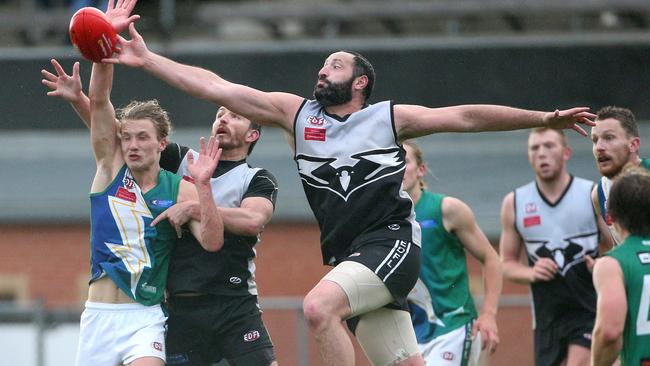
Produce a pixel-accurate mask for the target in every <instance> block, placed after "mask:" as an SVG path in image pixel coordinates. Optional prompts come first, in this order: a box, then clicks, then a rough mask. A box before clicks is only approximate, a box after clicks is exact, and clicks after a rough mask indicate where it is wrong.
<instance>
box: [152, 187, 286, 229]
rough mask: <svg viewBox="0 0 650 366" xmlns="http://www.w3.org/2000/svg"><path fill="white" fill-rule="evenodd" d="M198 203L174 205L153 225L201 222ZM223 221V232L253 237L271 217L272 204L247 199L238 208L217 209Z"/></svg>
mask: <svg viewBox="0 0 650 366" xmlns="http://www.w3.org/2000/svg"><path fill="white" fill-rule="evenodd" d="M199 206H200V205H199V202H198V201H187V202H182V203H178V204H175V205H174V206H172V207H170V208H168V209H167V210H165V212H163V213H162V214H160V215H158V217H156V219H155V220H154V221H153V222H152V224H153V225H155V224H157V223H158V222H160V221H162V220H164V219H167V220H169V222H170V223H171V224H172V226H175V227H180V226H182V225H184V224H185V223H187V222H188V221H189V220H191V219H194V220H197V221H199V220H201V213H200V207H199ZM217 209H218V210H219V213H220V214H221V218H222V219H223V225H224V230H225V231H228V232H230V233H233V234H236V235H245V236H255V235H257V234H259V233H261V232H262V230H264V226H265V225H266V224H267V223H268V222H269V221H270V220H271V216H273V203H271V201H269V200H268V199H267V198H263V197H248V198H246V199H244V200H243V201H242V202H241V205H240V207H217Z"/></svg>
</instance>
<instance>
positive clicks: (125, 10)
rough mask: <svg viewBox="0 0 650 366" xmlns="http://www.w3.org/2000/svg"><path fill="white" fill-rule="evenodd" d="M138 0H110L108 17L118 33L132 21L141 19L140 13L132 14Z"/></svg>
mask: <svg viewBox="0 0 650 366" xmlns="http://www.w3.org/2000/svg"><path fill="white" fill-rule="evenodd" d="M136 3H137V0H117V3H115V0H108V6H107V9H106V17H107V18H108V20H109V21H110V22H111V24H112V25H113V28H114V29H115V32H116V33H120V32H122V31H123V30H125V29H126V28H127V27H128V26H129V24H130V23H133V22H135V21H136V20H138V19H140V16H139V15H131V12H132V11H133V8H134V7H135V4H136Z"/></svg>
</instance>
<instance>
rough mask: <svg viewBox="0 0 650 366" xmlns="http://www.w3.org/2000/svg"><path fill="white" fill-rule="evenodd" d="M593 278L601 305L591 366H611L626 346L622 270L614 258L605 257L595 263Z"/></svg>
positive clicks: (625, 305)
mask: <svg viewBox="0 0 650 366" xmlns="http://www.w3.org/2000/svg"><path fill="white" fill-rule="evenodd" d="M593 277H594V287H595V288H596V292H597V293H598V304H597V309H596V324H595V326H594V331H593V341H592V345H591V350H592V352H591V364H592V366H605V365H607V366H610V365H612V364H613V363H614V361H615V360H616V358H617V357H618V354H619V352H620V350H621V348H622V346H623V340H622V334H623V329H624V327H625V318H626V314H627V297H626V295H625V284H624V283H623V271H622V270H621V266H620V265H619V264H618V261H616V260H615V259H614V258H611V257H603V258H600V259H598V261H597V262H596V266H595V267H594V276H593Z"/></svg>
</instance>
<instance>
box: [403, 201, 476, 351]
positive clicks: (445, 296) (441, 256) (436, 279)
mask: <svg viewBox="0 0 650 366" xmlns="http://www.w3.org/2000/svg"><path fill="white" fill-rule="evenodd" d="M444 197H445V196H444V195H441V194H435V193H432V192H429V191H426V190H423V191H422V196H421V197H420V200H419V201H418V203H417V204H416V206H415V215H416V217H415V219H416V220H417V221H418V223H419V224H420V227H421V229H422V265H421V267H420V278H419V279H418V283H417V284H416V286H415V288H414V289H413V291H411V293H410V294H409V297H408V300H409V308H410V311H411V320H412V321H413V327H414V328H415V334H416V336H417V339H418V343H427V342H428V341H430V340H431V339H433V338H436V337H438V336H440V335H443V334H446V333H449V332H451V331H453V330H455V329H458V328H460V327H462V326H464V325H465V324H467V323H468V322H470V321H472V320H473V319H475V318H476V316H477V315H476V314H477V313H476V307H475V306H474V300H473V299H472V296H471V294H470V291H469V279H468V276H467V262H466V258H465V248H464V247H463V245H462V244H461V242H460V240H458V238H457V237H456V235H454V234H451V233H449V232H447V230H445V227H444V226H443V224H442V200H443V199H444Z"/></svg>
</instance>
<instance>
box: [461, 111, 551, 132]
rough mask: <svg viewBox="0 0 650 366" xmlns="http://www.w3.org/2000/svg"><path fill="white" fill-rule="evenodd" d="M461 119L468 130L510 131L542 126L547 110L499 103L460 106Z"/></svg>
mask: <svg viewBox="0 0 650 366" xmlns="http://www.w3.org/2000/svg"><path fill="white" fill-rule="evenodd" d="M457 108H459V113H460V115H461V120H462V121H463V124H464V125H465V126H466V130H467V131H508V130H516V129H523V128H533V127H542V126H544V125H545V124H546V122H545V119H544V117H545V115H546V113H545V112H538V111H530V110H524V109H518V108H511V107H505V106H497V105H467V106H459V107H457Z"/></svg>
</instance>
